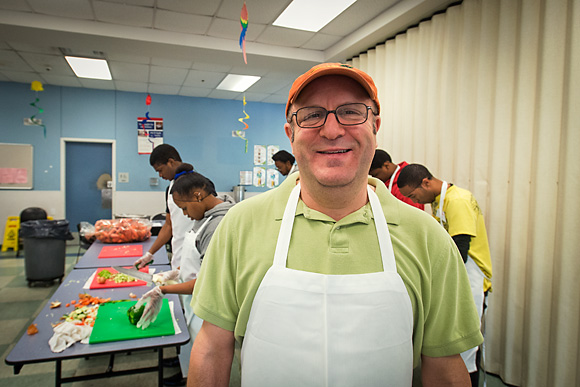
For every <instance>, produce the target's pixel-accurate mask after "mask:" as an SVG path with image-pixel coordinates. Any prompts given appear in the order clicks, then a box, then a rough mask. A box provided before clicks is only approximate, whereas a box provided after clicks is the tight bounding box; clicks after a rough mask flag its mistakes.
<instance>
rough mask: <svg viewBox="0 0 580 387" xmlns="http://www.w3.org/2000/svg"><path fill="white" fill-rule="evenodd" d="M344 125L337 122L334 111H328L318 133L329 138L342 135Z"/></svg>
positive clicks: (332, 138)
mask: <svg viewBox="0 0 580 387" xmlns="http://www.w3.org/2000/svg"><path fill="white" fill-rule="evenodd" d="M344 131H345V129H344V127H343V126H342V125H341V123H340V122H338V119H337V118H336V112H328V116H327V117H326V122H325V123H324V125H322V127H321V128H320V135H321V136H323V137H326V138H328V139H330V140H334V139H336V138H339V137H342V136H343V135H344Z"/></svg>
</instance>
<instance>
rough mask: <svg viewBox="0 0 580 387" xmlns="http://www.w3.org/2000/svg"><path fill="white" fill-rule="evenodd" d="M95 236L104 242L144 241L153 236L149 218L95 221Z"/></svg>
mask: <svg viewBox="0 0 580 387" xmlns="http://www.w3.org/2000/svg"><path fill="white" fill-rule="evenodd" d="M95 236H96V238H97V239H98V240H99V241H101V242H103V243H127V242H142V241H144V240H147V239H149V238H150V237H151V221H149V220H148V219H132V218H122V219H101V220H98V221H97V223H95Z"/></svg>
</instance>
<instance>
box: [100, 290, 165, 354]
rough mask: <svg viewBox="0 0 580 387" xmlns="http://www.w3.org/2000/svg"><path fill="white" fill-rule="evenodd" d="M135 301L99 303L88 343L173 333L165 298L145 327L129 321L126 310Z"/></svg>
mask: <svg viewBox="0 0 580 387" xmlns="http://www.w3.org/2000/svg"><path fill="white" fill-rule="evenodd" d="M136 303H137V301H122V302H114V303H109V302H108V303H105V304H101V305H99V311H98V313H97V318H96V320H95V325H94V326H93V332H92V333H91V337H90V339H89V344H95V343H107V342H111V341H122V340H133V339H143V338H146V337H158V336H170V335H174V334H175V329H174V328H173V319H172V317H171V311H170V309H169V303H168V302H167V299H166V298H164V299H163V304H162V305H161V310H160V311H159V315H158V316H157V320H155V322H154V323H151V325H149V326H148V327H147V329H141V328H137V327H136V326H135V325H133V324H131V323H130V322H129V317H128V316H127V310H129V308H130V307H131V306H133V305H135V304H136Z"/></svg>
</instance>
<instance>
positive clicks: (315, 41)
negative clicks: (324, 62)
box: [301, 33, 343, 51]
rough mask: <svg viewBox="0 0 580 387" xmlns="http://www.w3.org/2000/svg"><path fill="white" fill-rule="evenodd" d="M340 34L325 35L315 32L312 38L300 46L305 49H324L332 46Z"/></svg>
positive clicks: (339, 38)
mask: <svg viewBox="0 0 580 387" xmlns="http://www.w3.org/2000/svg"><path fill="white" fill-rule="evenodd" d="M341 39H343V37H342V36H336V35H326V34H320V33H318V34H315V35H314V36H313V37H312V39H310V40H309V41H307V42H306V43H304V45H303V46H302V47H301V48H305V49H307V50H319V51H324V50H326V49H327V48H330V47H332V46H333V45H334V44H336V43H338V42H339V41H340V40H341Z"/></svg>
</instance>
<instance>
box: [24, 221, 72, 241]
mask: <svg viewBox="0 0 580 387" xmlns="http://www.w3.org/2000/svg"><path fill="white" fill-rule="evenodd" d="M19 234H20V237H21V238H48V239H60V240H72V239H74V237H73V236H72V234H71V232H70V230H69V228H68V220H66V219H62V220H29V221H26V222H24V223H21V224H20V232H19Z"/></svg>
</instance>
